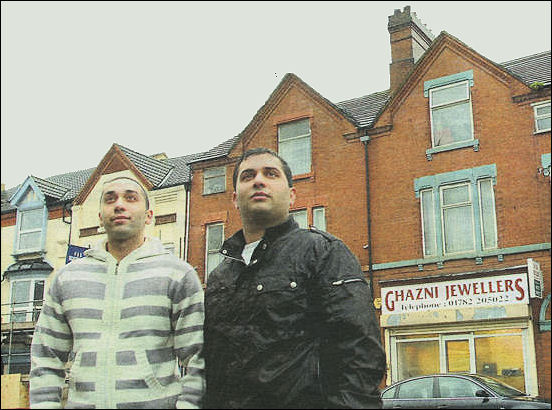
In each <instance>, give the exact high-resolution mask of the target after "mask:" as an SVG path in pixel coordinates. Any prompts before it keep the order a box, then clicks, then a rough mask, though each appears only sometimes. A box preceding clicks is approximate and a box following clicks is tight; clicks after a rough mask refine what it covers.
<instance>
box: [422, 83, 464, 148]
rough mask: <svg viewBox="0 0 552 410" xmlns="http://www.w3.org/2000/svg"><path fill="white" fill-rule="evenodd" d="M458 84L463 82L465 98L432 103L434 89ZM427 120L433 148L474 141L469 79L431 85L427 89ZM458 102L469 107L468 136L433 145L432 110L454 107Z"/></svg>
mask: <svg viewBox="0 0 552 410" xmlns="http://www.w3.org/2000/svg"><path fill="white" fill-rule="evenodd" d="M460 84H465V87H466V88H465V90H466V95H467V97H466V98H462V99H457V100H451V101H448V102H446V103H441V104H437V105H433V93H434V92H436V91H442V90H444V89H447V88H452V87H457V86H458V85H460ZM428 91H429V120H430V129H431V147H432V148H433V149H446V148H447V147H452V146H455V145H458V144H466V143H469V142H471V141H474V139H475V133H474V124H473V107H472V98H471V90H470V80H467V79H466V80H462V81H457V82H453V83H450V84H445V85H441V86H436V87H432V88H430V89H429V90H428ZM460 104H467V105H468V107H469V117H470V119H469V126H470V134H471V136H470V138H467V139H463V140H460V141H453V142H450V143H448V144H441V145H435V130H434V124H435V122H434V120H433V115H434V114H433V112H434V110H441V109H447V108H450V107H454V106H457V105H460Z"/></svg>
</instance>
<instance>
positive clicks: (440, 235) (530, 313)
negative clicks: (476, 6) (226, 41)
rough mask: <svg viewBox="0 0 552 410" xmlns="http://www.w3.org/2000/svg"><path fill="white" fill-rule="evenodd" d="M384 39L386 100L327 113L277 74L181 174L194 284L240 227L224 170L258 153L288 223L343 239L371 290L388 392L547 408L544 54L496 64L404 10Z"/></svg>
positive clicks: (377, 97) (302, 87)
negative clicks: (466, 375)
mask: <svg viewBox="0 0 552 410" xmlns="http://www.w3.org/2000/svg"><path fill="white" fill-rule="evenodd" d="M388 28H389V33H390V45H391V50H392V62H391V65H390V78H391V89H390V90H384V91H381V92H377V93H374V94H371V95H367V96H364V97H360V98H357V99H353V100H349V101H344V102H341V103H332V102H330V101H328V100H327V99H325V98H324V97H322V96H321V95H320V94H318V93H317V92H316V91H315V90H313V89H312V88H311V87H309V86H308V85H307V84H306V83H305V82H303V81H302V80H301V79H299V78H298V77H297V76H295V75H293V74H288V75H286V76H285V77H284V79H283V80H282V81H281V83H280V84H279V85H278V87H277V88H276V89H275V90H274V92H273V93H272V94H271V95H270V96H269V98H268V100H267V102H266V103H265V104H264V105H263V106H262V107H261V108H260V109H259V111H258V112H257V114H256V115H255V117H254V118H253V119H252V120H251V122H250V123H249V125H248V126H247V127H246V128H245V130H244V131H243V132H242V133H240V134H239V135H238V136H236V137H234V138H232V139H230V140H228V141H227V142H225V143H224V144H221V145H220V146H218V147H215V148H214V149H213V150H211V151H209V152H208V153H205V155H202V156H199V157H198V158H197V159H196V160H195V161H192V162H191V163H190V164H189V165H190V166H191V168H192V170H193V179H192V184H191V201H190V231H189V237H190V242H189V244H190V245H189V253H188V255H189V261H190V262H191V263H192V265H194V266H195V267H196V269H197V270H198V272H199V273H200V276H203V278H204V280H205V281H208V272H209V271H210V270H211V269H212V268H213V267H214V266H216V264H217V263H218V261H219V260H220V258H221V257H222V256H221V255H219V254H218V252H217V251H218V248H219V247H220V244H221V242H222V241H223V239H224V238H227V237H228V236H230V235H231V234H233V233H234V232H235V231H236V230H238V229H240V227H241V221H240V219H239V214H238V213H237V211H236V210H235V209H234V208H233V206H232V204H231V195H232V190H233V187H232V173H233V169H234V164H235V161H236V160H237V158H239V156H240V155H241V154H242V152H244V151H245V150H247V149H250V148H254V147H261V146H262V147H268V148H271V149H273V150H275V151H277V152H279V153H280V154H281V155H283V156H284V158H286V160H287V161H288V162H290V164H291V166H292V170H293V173H294V185H295V187H296V189H297V198H298V200H297V203H296V204H295V205H294V208H293V209H292V211H293V215H294V217H295V218H296V219H297V220H298V221H299V222H300V224H302V225H303V226H307V225H316V226H317V227H319V228H321V229H325V230H327V231H329V232H331V233H333V234H334V235H336V236H338V237H340V238H341V239H343V240H344V242H345V243H346V244H347V245H348V246H349V247H350V248H351V250H352V251H353V253H354V254H355V255H356V256H357V257H358V259H359V261H360V263H361V265H362V266H363V269H364V270H365V272H366V275H367V278H368V279H369V281H370V283H371V284H372V288H373V292H374V297H375V298H376V304H377V306H378V307H379V308H380V309H381V310H380V319H381V326H382V338H383V340H384V343H385V348H386V352H387V358H388V372H387V379H386V381H385V382H386V383H387V384H389V383H391V382H394V381H397V380H400V379H403V378H405V377H408V376H411V375H417V374H427V373H434V372H435V373H438V372H455V371H471V372H478V373H482V374H487V375H492V376H494V377H496V378H499V379H502V380H504V381H506V382H508V383H510V384H513V385H515V386H517V387H519V388H521V389H523V390H525V391H527V392H529V393H532V394H536V393H538V394H540V395H542V396H545V397H550V306H549V303H550V176H549V175H550V52H549V51H548V52H544V53H540V54H537V55H532V56H528V57H523V58H520V59H517V60H514V61H510V62H506V63H502V64H497V63H495V62H492V61H490V60H489V59H488V58H486V57H485V56H483V55H481V54H479V53H478V52H477V51H475V50H473V49H471V48H470V47H469V46H468V45H466V44H464V43H462V42H461V41H460V40H458V39H456V38H455V37H453V36H451V35H450V34H448V33H446V32H442V33H441V34H440V35H439V36H437V37H436V38H435V37H434V36H433V35H432V34H431V32H430V31H429V30H428V29H427V28H426V27H425V26H424V25H423V24H422V23H421V22H420V21H419V20H418V18H417V17H416V16H415V13H411V12H410V8H409V7H406V8H405V9H404V10H403V11H400V10H396V11H395V13H394V14H393V15H392V16H390V17H389V25H388ZM382 81H383V79H382ZM541 278H542V279H541ZM534 288H536V289H534Z"/></svg>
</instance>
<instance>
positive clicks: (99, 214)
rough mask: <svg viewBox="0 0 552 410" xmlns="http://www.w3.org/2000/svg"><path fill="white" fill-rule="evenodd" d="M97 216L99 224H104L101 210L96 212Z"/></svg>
mask: <svg viewBox="0 0 552 410" xmlns="http://www.w3.org/2000/svg"><path fill="white" fill-rule="evenodd" d="M98 218H99V219H100V226H104V223H103V219H102V213H101V212H98Z"/></svg>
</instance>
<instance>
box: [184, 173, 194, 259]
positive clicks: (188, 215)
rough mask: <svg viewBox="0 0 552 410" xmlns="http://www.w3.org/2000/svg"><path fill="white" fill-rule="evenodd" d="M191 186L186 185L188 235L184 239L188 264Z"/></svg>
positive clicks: (185, 256) (185, 257)
mask: <svg viewBox="0 0 552 410" xmlns="http://www.w3.org/2000/svg"><path fill="white" fill-rule="evenodd" d="M190 185H191V184H190ZM190 185H188V184H186V185H184V188H185V190H186V235H185V239H184V260H185V261H186V262H188V244H189V240H190V196H191V194H192V189H191V186H190Z"/></svg>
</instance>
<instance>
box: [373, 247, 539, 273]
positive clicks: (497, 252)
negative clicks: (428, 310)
mask: <svg viewBox="0 0 552 410" xmlns="http://www.w3.org/2000/svg"><path fill="white" fill-rule="evenodd" d="M545 250H550V242H544V243H536V244H533V245H522V246H512V247H510V248H499V249H491V250H487V251H482V252H469V253H462V254H458V255H452V256H445V257H439V258H425V259H409V260H402V261H397V262H387V263H375V264H373V265H372V269H373V270H382V269H393V268H404V267H408V266H417V267H418V270H420V269H419V265H422V266H423V265H429V264H432V263H443V262H445V261H452V260H458V259H471V258H473V259H474V260H475V258H484V257H489V256H501V255H513V254H517V253H526V252H535V251H545Z"/></svg>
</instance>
